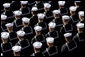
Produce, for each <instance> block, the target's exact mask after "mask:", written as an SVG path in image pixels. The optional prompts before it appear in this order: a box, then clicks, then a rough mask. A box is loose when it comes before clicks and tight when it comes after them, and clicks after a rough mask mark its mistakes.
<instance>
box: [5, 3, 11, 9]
mask: <svg viewBox="0 0 85 57" xmlns="http://www.w3.org/2000/svg"><path fill="white" fill-rule="evenodd" d="M10 5H11V4H10V3H4V4H3V7H4V8H9V7H10Z"/></svg>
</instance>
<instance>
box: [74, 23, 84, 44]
mask: <svg viewBox="0 0 85 57" xmlns="http://www.w3.org/2000/svg"><path fill="white" fill-rule="evenodd" d="M76 26H77V31H78V33H77V34H76V35H75V36H74V37H73V40H75V42H77V44H79V42H85V38H84V23H77V25H76Z"/></svg>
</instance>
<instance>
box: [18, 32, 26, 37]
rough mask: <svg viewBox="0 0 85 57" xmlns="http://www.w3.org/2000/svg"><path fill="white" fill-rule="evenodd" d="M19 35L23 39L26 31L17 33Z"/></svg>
mask: <svg viewBox="0 0 85 57" xmlns="http://www.w3.org/2000/svg"><path fill="white" fill-rule="evenodd" d="M17 35H18V36H21V37H23V36H24V35H25V32H24V31H17Z"/></svg>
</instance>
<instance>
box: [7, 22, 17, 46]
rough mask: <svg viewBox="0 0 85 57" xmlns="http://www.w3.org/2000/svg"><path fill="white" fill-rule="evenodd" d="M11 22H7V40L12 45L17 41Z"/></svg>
mask: <svg viewBox="0 0 85 57" xmlns="http://www.w3.org/2000/svg"><path fill="white" fill-rule="evenodd" d="M13 25H14V24H13V23H7V24H6V27H7V31H8V32H9V41H10V42H11V43H12V45H15V44H16V43H17V41H18V39H17V34H16V32H15V31H13Z"/></svg>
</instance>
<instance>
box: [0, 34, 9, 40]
mask: <svg viewBox="0 0 85 57" xmlns="http://www.w3.org/2000/svg"><path fill="white" fill-rule="evenodd" d="M1 38H2V39H8V38H9V33H8V32H2V33H1Z"/></svg>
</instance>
